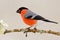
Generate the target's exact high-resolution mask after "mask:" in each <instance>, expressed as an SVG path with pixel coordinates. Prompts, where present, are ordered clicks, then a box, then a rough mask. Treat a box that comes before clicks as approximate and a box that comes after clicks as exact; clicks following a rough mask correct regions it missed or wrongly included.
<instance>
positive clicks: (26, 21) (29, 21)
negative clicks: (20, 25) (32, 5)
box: [21, 9, 37, 26]
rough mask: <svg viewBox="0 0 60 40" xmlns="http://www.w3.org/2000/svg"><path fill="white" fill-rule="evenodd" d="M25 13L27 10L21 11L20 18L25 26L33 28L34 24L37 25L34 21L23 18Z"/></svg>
mask: <svg viewBox="0 0 60 40" xmlns="http://www.w3.org/2000/svg"><path fill="white" fill-rule="evenodd" d="M26 13H27V9H24V10H22V11H21V17H22V19H23V21H24V23H25V24H27V25H29V26H33V25H34V24H36V23H37V21H36V20H32V19H27V18H25V17H24V15H25V14H26Z"/></svg>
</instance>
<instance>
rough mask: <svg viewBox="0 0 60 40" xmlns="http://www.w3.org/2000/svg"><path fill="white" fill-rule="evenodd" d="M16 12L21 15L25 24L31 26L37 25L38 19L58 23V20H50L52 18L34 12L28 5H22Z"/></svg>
mask: <svg viewBox="0 0 60 40" xmlns="http://www.w3.org/2000/svg"><path fill="white" fill-rule="evenodd" d="M16 12H17V13H19V14H20V15H21V18H22V19H23V22H24V23H25V24H27V25H29V26H30V27H32V26H33V25H35V24H36V23H37V21H38V20H42V21H45V22H50V23H55V24H58V23H57V22H54V21H50V20H48V19H46V18H44V17H42V16H40V15H38V14H36V13H35V12H32V11H31V10H30V9H28V8H26V7H20V8H19V9H18V10H17V11H16ZM30 27H28V28H30ZM35 29H36V28H35Z"/></svg>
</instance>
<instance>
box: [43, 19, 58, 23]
mask: <svg viewBox="0 0 60 40" xmlns="http://www.w3.org/2000/svg"><path fill="white" fill-rule="evenodd" d="M43 21H45V22H51V23H55V24H58V22H54V21H50V20H47V19H45V20H43Z"/></svg>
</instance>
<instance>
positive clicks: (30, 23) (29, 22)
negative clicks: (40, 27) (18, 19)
mask: <svg viewBox="0 0 60 40" xmlns="http://www.w3.org/2000/svg"><path fill="white" fill-rule="evenodd" d="M23 21H24V23H25V24H27V25H29V26H33V25H34V24H36V23H37V21H36V20H31V19H26V18H23Z"/></svg>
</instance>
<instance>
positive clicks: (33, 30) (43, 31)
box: [4, 29, 60, 37]
mask: <svg viewBox="0 0 60 40" xmlns="http://www.w3.org/2000/svg"><path fill="white" fill-rule="evenodd" d="M11 32H24V33H26V37H27V32H33V33H48V34H54V35H57V36H60V32H55V31H52V30H39V29H36V30H35V29H30V30H28V29H13V30H5V32H4V34H6V33H11Z"/></svg>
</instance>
